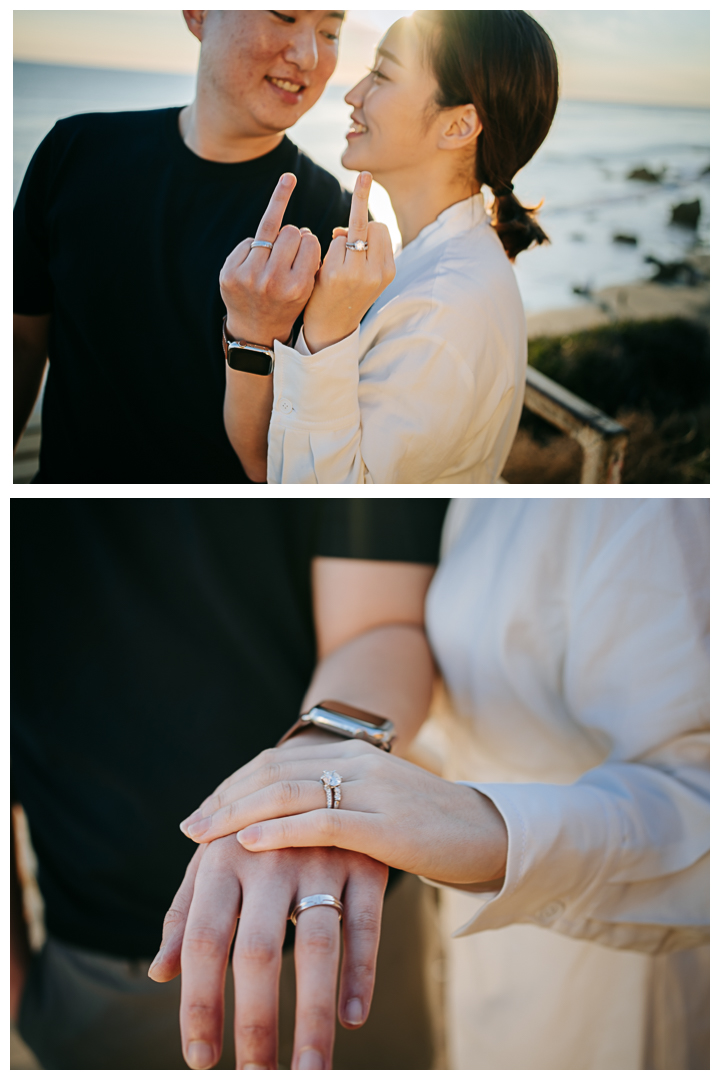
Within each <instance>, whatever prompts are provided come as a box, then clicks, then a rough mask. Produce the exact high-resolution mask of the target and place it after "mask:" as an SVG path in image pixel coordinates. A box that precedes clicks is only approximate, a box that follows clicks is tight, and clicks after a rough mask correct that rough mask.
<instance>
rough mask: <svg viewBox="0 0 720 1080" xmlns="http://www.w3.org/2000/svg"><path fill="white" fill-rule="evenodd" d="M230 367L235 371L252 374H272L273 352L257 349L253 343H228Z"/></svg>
mask: <svg viewBox="0 0 720 1080" xmlns="http://www.w3.org/2000/svg"><path fill="white" fill-rule="evenodd" d="M227 362H228V367H231V368H233V370H234V371H247V372H249V373H250V374H251V375H270V373H271V372H272V369H273V357H272V352H271V351H270V350H269V349H268V350H267V352H266V351H265V350H264V349H255V348H253V346H252V345H242V346H241V345H236V344H235V342H231V343H230V344H229V345H228V355H227Z"/></svg>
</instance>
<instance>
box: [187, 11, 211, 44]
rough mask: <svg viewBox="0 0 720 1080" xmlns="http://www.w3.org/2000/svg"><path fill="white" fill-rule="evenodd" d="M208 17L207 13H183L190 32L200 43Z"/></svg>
mask: <svg viewBox="0 0 720 1080" xmlns="http://www.w3.org/2000/svg"><path fill="white" fill-rule="evenodd" d="M206 15H207V11H183V17H184V19H185V22H186V23H187V28H188V30H189V31H190V33H191V34H192V35H193V37H196V38H197V39H198V41H202V39H203V24H204V22H205V16H206Z"/></svg>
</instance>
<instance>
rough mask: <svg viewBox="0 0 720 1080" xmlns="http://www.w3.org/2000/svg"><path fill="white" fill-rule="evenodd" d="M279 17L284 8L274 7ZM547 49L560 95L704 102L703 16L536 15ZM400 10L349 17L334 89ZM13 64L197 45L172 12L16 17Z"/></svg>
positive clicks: (167, 59)
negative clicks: (554, 60) (549, 42)
mask: <svg viewBox="0 0 720 1080" xmlns="http://www.w3.org/2000/svg"><path fill="white" fill-rule="evenodd" d="M283 10H284V9H283ZM531 13H532V14H533V15H534V16H535V18H536V19H538V21H539V22H540V23H541V24H542V25H543V26H544V27H545V29H546V30H547V31H548V33H549V34H550V36H551V38H552V39H553V41H554V43H555V47H556V49H557V52H558V56H559V59H560V70H561V80H562V93H563V96H564V97H566V98H574V99H576V100H589V101H625V102H635V103H639V104H657V105H700V106H707V105H709V101H710V45H709V41H710V13H709V11H707V10H692V11H679V10H674V11H665V10H663V11H658V10H653V11H535V10H533V11H532V12H531ZM406 14H410V12H409V11H400V10H398V11H395V10H384V11H374V10H368V11H364V10H362V11H360V10H356V11H350V12H348V17H347V25H346V26H345V28H344V30H343V38H342V41H341V49H340V60H339V63H338V67H337V70H336V72H335V75H334V76H333V80H332V81H333V82H334V83H335V84H336V85H344V86H349V85H351V84H352V83H353V82H355V81H356V80H357V79H358V78H360V77H361V76H362V75H363V74H364V72H365V68H366V66H367V64H368V63H369V62H370V61H371V58H372V52H373V48H374V46H375V44H376V43H377V40H378V38H379V36H380V34H381V33H382V32H383V31H384V30H385V29H386V28H387V27H388V26H389V25H390V24H391V23H392V22H394V21H395V19H396V18H399V17H400V16H401V15H406ZM13 23H14V57H15V59H17V60H33V61H39V62H44V63H57V64H76V65H82V66H87V67H114V68H127V69H135V70H144V71H176V72H192V71H194V70H195V67H196V64H197V56H198V50H199V46H198V43H197V42H196V41H195V39H194V38H193V37H192V36H191V35H190V33H189V32H188V30H187V29H186V27H185V24H184V22H183V18H182V14H181V13H180V12H179V11H171V10H164V11H138V10H135V11H78V10H75V11H17V10H16V11H15V12H14V15H13Z"/></svg>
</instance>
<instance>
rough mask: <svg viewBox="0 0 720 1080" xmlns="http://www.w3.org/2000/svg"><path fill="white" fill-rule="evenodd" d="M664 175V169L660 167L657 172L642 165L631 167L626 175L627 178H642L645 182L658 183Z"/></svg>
mask: <svg viewBox="0 0 720 1080" xmlns="http://www.w3.org/2000/svg"><path fill="white" fill-rule="evenodd" d="M664 175H665V169H660V170H659V172H651V170H650V169H646V168H645V167H644V166H643V168H641V169H633V170H632V172H629V173H628V175H627V178H628V180H644V181H645V183H646V184H659V183H660V181H661V180H662V178H663V176H664Z"/></svg>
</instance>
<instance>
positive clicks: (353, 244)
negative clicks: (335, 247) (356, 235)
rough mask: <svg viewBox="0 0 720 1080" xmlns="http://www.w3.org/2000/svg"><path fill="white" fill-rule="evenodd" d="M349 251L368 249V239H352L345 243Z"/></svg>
mask: <svg viewBox="0 0 720 1080" xmlns="http://www.w3.org/2000/svg"><path fill="white" fill-rule="evenodd" d="M345 247H346V249H347V250H348V251H367V249H368V243H367V240H352V241H349V242H348V243H346V244H345Z"/></svg>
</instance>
